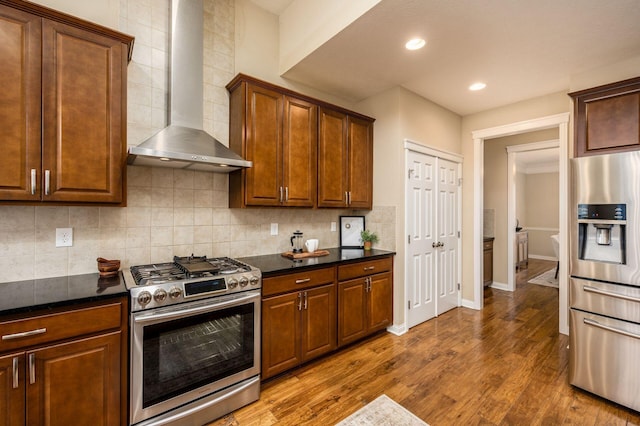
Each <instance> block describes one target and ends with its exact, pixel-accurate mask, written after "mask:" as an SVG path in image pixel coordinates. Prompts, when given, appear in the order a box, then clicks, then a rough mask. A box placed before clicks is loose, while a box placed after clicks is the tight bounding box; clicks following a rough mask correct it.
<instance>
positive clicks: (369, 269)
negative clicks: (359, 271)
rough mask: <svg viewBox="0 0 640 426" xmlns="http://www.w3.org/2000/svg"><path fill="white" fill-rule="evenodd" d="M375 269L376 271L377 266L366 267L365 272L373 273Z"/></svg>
mask: <svg viewBox="0 0 640 426" xmlns="http://www.w3.org/2000/svg"><path fill="white" fill-rule="evenodd" d="M374 269H376V267H375V266H365V267H364V270H365V271H373V270H374Z"/></svg>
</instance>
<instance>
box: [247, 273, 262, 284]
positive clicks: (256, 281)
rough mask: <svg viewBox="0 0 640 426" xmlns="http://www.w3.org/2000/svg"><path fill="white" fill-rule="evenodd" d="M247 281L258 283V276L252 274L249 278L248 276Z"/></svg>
mask: <svg viewBox="0 0 640 426" xmlns="http://www.w3.org/2000/svg"><path fill="white" fill-rule="evenodd" d="M249 282H250V283H251V285H258V283H259V282H260V278H258V277H257V276H256V275H253V276H252V277H251V278H249Z"/></svg>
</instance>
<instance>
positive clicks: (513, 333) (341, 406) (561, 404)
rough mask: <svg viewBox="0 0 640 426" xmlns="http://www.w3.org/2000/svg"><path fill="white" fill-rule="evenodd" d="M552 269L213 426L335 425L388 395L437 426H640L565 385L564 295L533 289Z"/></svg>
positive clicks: (331, 362) (283, 388)
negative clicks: (475, 307)
mask: <svg viewBox="0 0 640 426" xmlns="http://www.w3.org/2000/svg"><path fill="white" fill-rule="evenodd" d="M554 266H555V262H548V261H540V260H535V259H532V260H530V262H529V267H528V269H525V270H522V271H520V272H518V274H517V277H516V278H517V291H516V292H514V293H510V292H505V291H500V290H493V289H491V288H488V289H486V290H485V308H484V309H483V310H482V311H475V310H472V309H466V308H457V309H454V310H451V311H449V312H446V313H445V314H443V315H441V316H440V317H437V318H434V319H432V320H430V321H427V322H425V323H423V324H420V325H419V326H416V327H414V328H412V329H411V330H409V331H408V332H407V333H406V334H404V335H402V336H395V335H393V334H390V333H382V334H379V335H376V336H374V337H372V338H369V339H367V340H365V341H363V342H360V343H358V344H356V345H353V346H351V347H350V348H348V349H347V350H343V351H341V352H338V353H337V354H334V355H331V356H329V357H326V358H323V359H321V360H317V361H314V362H311V363H309V364H307V365H305V366H302V367H300V368H298V369H296V370H294V371H291V372H290V373H288V374H285V375H283V376H280V377H276V378H274V379H272V380H270V381H267V382H265V383H263V386H262V393H261V396H260V400H259V401H257V402H255V403H253V404H251V405H249V406H247V407H244V408H242V409H240V410H237V411H235V412H234V413H232V414H230V415H228V416H226V417H224V418H222V419H219V420H218V421H216V422H214V423H211V425H215V426H222V425H225V426H228V425H275V424H277V425H302V424H304V425H332V424H335V423H336V422H338V421H340V420H342V419H343V418H345V417H347V416H348V415H349V414H351V413H353V412H354V411H356V410H358V409H359V408H361V407H363V406H364V405H366V404H367V403H368V402H370V401H372V400H373V399H375V398H376V397H378V396H379V395H381V394H383V393H384V394H386V395H387V396H389V397H390V398H392V399H393V400H395V401H396V402H398V403H400V404H402V405H403V406H404V407H405V408H407V409H408V410H410V411H411V412H413V413H414V414H415V415H417V416H418V417H420V418H421V419H423V420H424V421H425V422H427V423H429V424H430V425H431V426H438V425H524V424H526V425H556V424H578V425H639V424H640V413H637V412H635V411H632V410H629V409H626V408H624V407H621V406H619V405H616V404H614V403H611V402H608V401H605V400H603V399H601V398H599V397H596V396H594V395H591V394H589V393H587V392H584V391H581V390H579V389H576V388H573V387H571V386H570V385H569V384H568V383H567V365H568V350H567V343H568V338H567V336H564V335H560V334H559V333H558V290H557V289H555V288H552V287H544V286H539V285H535V284H528V283H527V280H528V279H529V277H533V276H535V275H538V274H539V273H542V272H544V271H546V270H549V269H551V268H553V267H554Z"/></svg>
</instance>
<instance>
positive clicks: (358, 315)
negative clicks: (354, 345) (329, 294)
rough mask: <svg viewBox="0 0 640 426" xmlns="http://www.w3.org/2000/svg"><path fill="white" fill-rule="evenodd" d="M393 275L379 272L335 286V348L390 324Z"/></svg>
mask: <svg viewBox="0 0 640 426" xmlns="http://www.w3.org/2000/svg"><path fill="white" fill-rule="evenodd" d="M392 301H393V276H392V274H391V272H383V273H381V274H375V275H371V276H365V277H360V278H355V279H352V280H348V281H341V282H339V283H338V346H342V345H346V344H348V343H351V342H353V341H355V340H358V339H360V338H362V337H364V336H366V335H368V334H371V333H373V332H376V331H378V330H382V329H384V328H385V327H387V326H389V325H391V322H392V320H393V318H392V314H393V306H392Z"/></svg>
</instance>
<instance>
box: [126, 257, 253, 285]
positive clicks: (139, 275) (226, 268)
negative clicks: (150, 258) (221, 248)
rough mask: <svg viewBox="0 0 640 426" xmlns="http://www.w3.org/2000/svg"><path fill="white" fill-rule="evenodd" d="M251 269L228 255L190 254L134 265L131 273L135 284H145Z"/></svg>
mask: <svg viewBox="0 0 640 426" xmlns="http://www.w3.org/2000/svg"><path fill="white" fill-rule="evenodd" d="M251 269H252V268H251V266H249V265H246V264H244V263H242V262H238V261H237V260H234V259H230V258H228V257H217V258H207V257H206V256H197V257H196V256H189V257H174V261H173V262H167V263H154V264H150V265H139V266H132V267H131V273H132V275H133V278H134V279H135V285H137V286H144V285H150V284H162V283H166V282H171V281H183V280H188V279H194V278H212V277H216V276H218V275H229V274H236V273H241V272H250V271H251Z"/></svg>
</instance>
